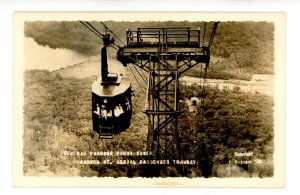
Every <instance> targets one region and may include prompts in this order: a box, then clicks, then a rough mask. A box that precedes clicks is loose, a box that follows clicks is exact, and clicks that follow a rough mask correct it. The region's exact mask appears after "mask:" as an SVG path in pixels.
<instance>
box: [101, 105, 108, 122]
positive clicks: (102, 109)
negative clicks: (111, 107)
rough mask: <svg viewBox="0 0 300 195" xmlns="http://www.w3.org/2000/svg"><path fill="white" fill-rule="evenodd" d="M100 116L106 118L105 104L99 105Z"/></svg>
mask: <svg viewBox="0 0 300 195" xmlns="http://www.w3.org/2000/svg"><path fill="white" fill-rule="evenodd" d="M101 117H102V118H105V119H106V120H107V110H106V106H105V105H102V106H101Z"/></svg>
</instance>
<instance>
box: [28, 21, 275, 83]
mask: <svg viewBox="0 0 300 195" xmlns="http://www.w3.org/2000/svg"><path fill="white" fill-rule="evenodd" d="M91 23H92V24H93V25H94V26H95V27H96V28H97V29H98V30H99V31H100V32H105V31H104V28H103V26H102V25H101V23H100V22H96V21H94V22H91ZM105 24H106V25H107V26H108V27H110V28H111V30H112V31H113V32H114V33H115V34H116V35H117V36H118V37H119V38H120V39H121V40H122V41H123V42H126V38H125V35H126V30H127V29H128V28H130V29H136V28H138V27H140V28H142V27H151V28H161V27H164V28H167V27H190V28H194V29H197V28H198V27H200V28H201V29H204V23H203V22H189V21H181V22H174V21H165V22H153V21H152V22H114V21H105ZM212 26H213V24H212V23H207V25H206V35H205V43H207V42H208V41H209V34H210V32H211V28H212ZM24 32H25V36H27V37H32V38H33V39H34V40H35V41H36V42H37V43H38V44H41V45H48V46H50V47H52V48H68V49H72V50H76V51H78V52H80V53H82V54H85V55H96V54H98V53H99V51H100V48H101V45H102V40H100V39H99V38H98V37H97V36H95V35H94V34H93V33H92V32H90V31H89V30H88V29H86V27H84V26H83V25H82V24H81V23H80V22H79V21H72V22H69V21H68V22H67V21H62V22H55V21H50V22H42V21H35V22H26V23H25V29H24ZM201 36H203V33H202V35H201ZM202 38H203V37H202ZM202 38H201V39H202ZM116 43H117V44H118V45H120V46H122V43H121V42H120V41H119V40H118V39H116ZM211 53H212V56H213V57H212V62H211V64H210V74H209V77H210V78H219V79H230V78H237V79H246V80H250V79H251V75H252V74H254V73H258V74H272V73H273V72H274V67H273V66H274V65H273V63H274V24H273V23H268V22H250V21H248V22H221V23H220V24H219V27H218V29H217V33H216V35H215V39H214V42H213V46H212V48H211ZM109 55H110V56H111V57H114V56H115V53H114V52H113V50H111V53H110V54H109ZM198 73H199V70H198V69H197V67H196V68H195V69H194V71H189V72H187V73H186V74H187V75H190V76H198Z"/></svg>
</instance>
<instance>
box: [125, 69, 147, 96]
mask: <svg viewBox="0 0 300 195" xmlns="http://www.w3.org/2000/svg"><path fill="white" fill-rule="evenodd" d="M128 68H129V70H130V72H131V73H132V75H133V76H134V79H135V80H136V82H137V83H138V85H139V86H140V88H141V91H142V92H143V93H145V91H144V88H143V87H142V86H141V84H140V82H139V81H138V79H137V77H136V76H135V74H134V72H133V71H132V69H131V68H130V66H129V65H128Z"/></svg>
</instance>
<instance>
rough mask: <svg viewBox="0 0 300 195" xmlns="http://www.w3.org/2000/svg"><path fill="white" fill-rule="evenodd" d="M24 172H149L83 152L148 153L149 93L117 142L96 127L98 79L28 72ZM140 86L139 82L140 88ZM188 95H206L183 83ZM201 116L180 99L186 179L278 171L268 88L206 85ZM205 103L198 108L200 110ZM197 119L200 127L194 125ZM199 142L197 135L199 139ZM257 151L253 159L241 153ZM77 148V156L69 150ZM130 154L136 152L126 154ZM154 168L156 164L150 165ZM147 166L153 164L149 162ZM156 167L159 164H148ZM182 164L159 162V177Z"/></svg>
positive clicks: (136, 101)
mask: <svg viewBox="0 0 300 195" xmlns="http://www.w3.org/2000/svg"><path fill="white" fill-rule="evenodd" d="M24 81H25V86H24V95H25V96H24V135H23V140H24V149H23V154H24V174H25V175H33V176H36V175H47V176H48V175H49V174H50V175H57V176H74V175H76V176H99V177H104V176H111V177H120V176H125V177H138V176H139V177H141V176H144V173H143V166H142V165H128V164H127V165H116V164H111V165H103V164H100V165H82V164H80V163H78V161H80V160H81V159H89V158H90V159H95V158H96V159H99V160H101V159H103V157H101V156H82V157H81V156H80V155H76V152H78V151H133V152H135V151H145V147H146V134H147V125H148V120H147V116H146V115H145V114H144V113H143V112H142V110H143V107H144V100H145V99H144V98H145V97H144V95H143V93H141V91H138V90H137V91H136V98H135V99H134V100H133V117H132V124H131V126H130V128H129V129H127V130H126V131H124V132H122V133H120V134H118V135H116V136H115V137H114V139H112V140H103V139H99V137H98V135H97V133H95V132H94V131H93V130H92V121H91V91H90V86H91V83H92V81H93V79H92V78H83V79H78V78H72V77H61V76H60V75H59V74H54V73H51V72H49V71H44V70H41V71H39V70H33V71H26V72H25V74H24ZM134 87H136V86H134ZM181 89H182V90H181V97H182V99H185V98H190V97H193V96H195V97H200V88H199V86H196V85H193V86H185V87H181ZM206 91H207V95H206V98H205V104H204V105H205V106H204V107H203V113H204V114H203V118H201V122H200V120H199V117H197V112H190V111H189V108H188V106H187V105H186V104H185V103H184V102H182V104H181V107H182V109H183V110H184V113H183V114H182V115H181V116H180V121H179V123H180V135H181V139H182V141H183V145H182V148H183V151H184V153H183V154H184V157H185V158H186V159H197V163H196V164H195V165H189V166H187V167H186V171H187V176H188V177H203V176H205V177H239V176H240V177H270V176H272V175H273V149H274V146H273V137H274V135H273V100H272V97H269V96H265V95H262V94H250V93H243V92H241V91H240V90H239V88H236V89H235V90H233V91H232V90H227V89H224V90H219V89H217V88H207V90H206ZM197 109H199V107H198V108H197ZM197 121H198V129H195V127H196V122H197ZM195 140H196V141H195ZM248 151H252V152H253V156H252V157H251V158H249V159H248V160H250V161H251V162H252V163H250V164H244V165H243V164H242V165H241V164H239V163H237V162H236V161H241V160H245V159H243V158H239V157H236V156H235V155H234V154H235V152H248ZM72 152H74V153H75V155H69V154H70V153H72ZM125 158H128V159H131V158H133V157H131V156H129V157H125ZM150 166H151V165H150ZM148 168H149V167H148ZM150 168H151V170H152V171H153V172H155V171H154V170H155V169H156V167H155V166H151V167H150ZM177 168H178V167H175V166H171V165H170V166H163V169H161V168H158V169H157V170H158V171H159V173H158V174H159V175H160V176H161V177H174V176H180V175H179V171H178V169H177Z"/></svg>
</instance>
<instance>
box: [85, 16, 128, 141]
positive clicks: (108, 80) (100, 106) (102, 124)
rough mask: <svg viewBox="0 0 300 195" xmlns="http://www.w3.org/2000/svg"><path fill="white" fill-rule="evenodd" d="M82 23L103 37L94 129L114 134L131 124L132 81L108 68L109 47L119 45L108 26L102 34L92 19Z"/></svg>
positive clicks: (95, 89)
mask: <svg viewBox="0 0 300 195" xmlns="http://www.w3.org/2000/svg"><path fill="white" fill-rule="evenodd" d="M81 23H82V24H83V25H84V26H86V27H87V28H88V29H89V30H91V31H92V32H93V33H95V34H96V35H97V36H98V37H100V38H101V39H102V40H103V47H102V49H101V75H100V76H99V78H98V79H97V80H96V81H94V82H93V84H92V118H93V130H94V131H96V132H98V133H99V135H100V138H102V139H109V138H113V136H114V135H115V134H116V133H119V132H122V131H124V130H125V129H127V128H128V127H129V126H130V121H131V116H132V103H131V100H132V99H133V92H132V90H131V84H130V82H129V81H126V80H124V79H122V75H121V74H119V73H109V72H108V63H107V49H108V48H109V47H115V46H117V45H116V44H115V43H114V39H113V38H111V36H110V30H109V29H108V28H107V27H106V26H105V28H106V30H107V31H106V33H105V34H101V33H100V32H99V31H98V30H97V29H95V28H94V27H93V26H92V25H91V24H90V23H89V22H82V21H81ZM103 25H104V24H103ZM117 47H118V46H117Z"/></svg>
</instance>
